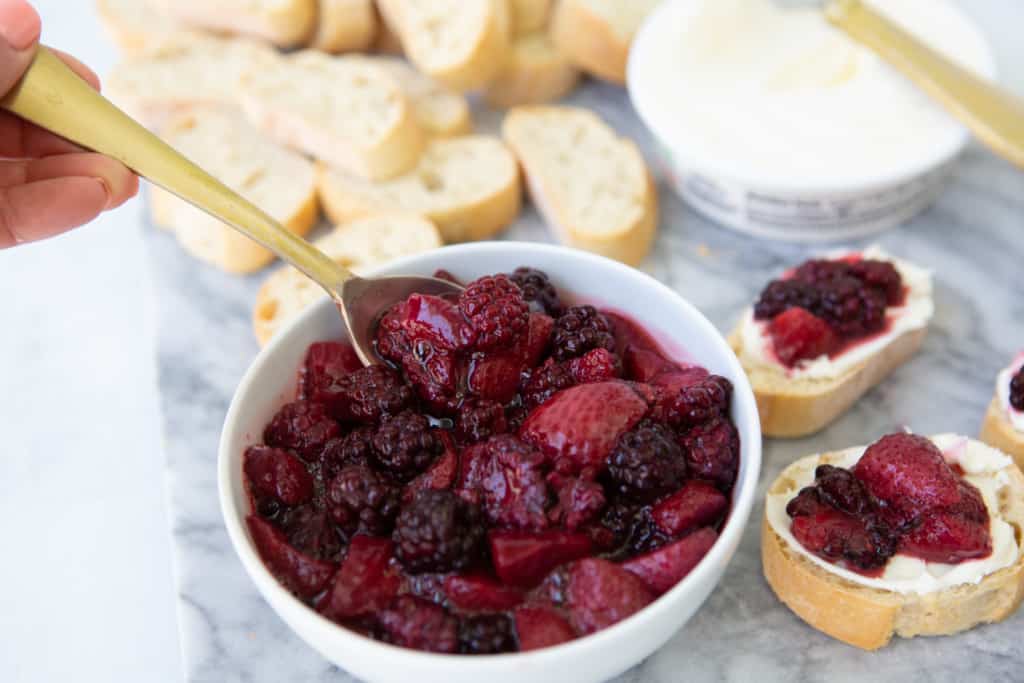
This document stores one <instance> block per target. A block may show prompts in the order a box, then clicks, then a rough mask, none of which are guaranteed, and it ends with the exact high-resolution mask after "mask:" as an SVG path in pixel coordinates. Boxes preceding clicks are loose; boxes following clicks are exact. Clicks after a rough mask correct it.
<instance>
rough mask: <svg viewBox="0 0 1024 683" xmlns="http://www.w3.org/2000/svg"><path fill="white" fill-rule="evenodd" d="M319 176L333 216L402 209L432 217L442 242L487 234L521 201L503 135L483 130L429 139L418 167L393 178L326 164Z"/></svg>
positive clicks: (502, 225)
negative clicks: (358, 173) (482, 132)
mask: <svg viewBox="0 0 1024 683" xmlns="http://www.w3.org/2000/svg"><path fill="white" fill-rule="evenodd" d="M317 176H318V177H317V185H318V188H319V190H320V199H321V202H322V203H323V206H324V210H325V211H326V212H327V215H328V217H330V219H331V220H332V221H333V222H335V223H345V222H347V221H350V220H352V219H353V218H358V217H360V216H365V215H367V214H372V213H379V212H381V211H391V210H399V211H406V212H410V213H415V214H418V215H421V216H425V217H427V218H429V219H430V220H431V221H433V222H434V224H435V225H437V227H438V229H439V230H440V231H441V236H442V237H443V238H444V240H445V241H446V242H462V241H469V240H480V239H486V238H488V237H491V236H493V235H495V234H496V233H498V232H499V231H501V230H502V229H504V228H505V227H506V226H508V225H509V223H511V222H512V221H513V220H515V218H516V216H518V215H519V210H520V206H521V188H520V183H519V168H518V167H517V165H516V161H515V158H514V157H513V156H512V153H511V152H510V151H509V150H508V148H507V147H506V146H505V145H504V144H502V142H501V140H499V139H497V138H494V137H490V136H484V135H468V136H463V137H456V138H437V139H434V140H431V141H430V143H429V144H428V145H427V149H426V151H425V152H424V154H423V157H422V158H421V159H420V162H419V164H418V165H417V166H416V168H414V169H412V170H411V171H409V172H407V173H405V174H403V175H401V176H399V177H397V178H393V179H391V180H386V181H381V182H371V181H367V180H363V179H361V178H357V177H355V176H353V175H351V174H349V173H345V172H344V171H339V170H337V169H333V168H330V167H329V166H327V165H325V164H321V165H320V166H319V167H318V173H317Z"/></svg>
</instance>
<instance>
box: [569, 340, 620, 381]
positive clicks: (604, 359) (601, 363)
mask: <svg viewBox="0 0 1024 683" xmlns="http://www.w3.org/2000/svg"><path fill="white" fill-rule="evenodd" d="M568 365H569V372H570V373H571V374H572V377H573V379H574V380H576V383H577V384H590V383H593V382H607V381H608V380H612V379H616V378H618V377H620V376H622V361H621V360H619V357H618V356H616V355H615V354H614V353H612V352H611V351H609V350H608V349H605V348H600V349H593V350H591V351H587V352H586V353H585V354H583V355H582V356H580V357H579V358H573V359H572V360H570V361H568Z"/></svg>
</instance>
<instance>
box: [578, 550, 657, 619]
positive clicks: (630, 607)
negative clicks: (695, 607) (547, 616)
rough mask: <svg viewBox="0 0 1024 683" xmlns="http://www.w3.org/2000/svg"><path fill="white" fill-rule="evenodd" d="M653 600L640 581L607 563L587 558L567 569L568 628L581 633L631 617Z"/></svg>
mask: <svg viewBox="0 0 1024 683" xmlns="http://www.w3.org/2000/svg"><path fill="white" fill-rule="evenodd" d="M654 597H655V596H654V595H653V594H652V593H651V591H650V589H648V588H647V585H646V584H645V583H644V582H643V581H641V580H640V579H639V578H637V577H636V576H634V575H633V574H631V573H629V572H628V571H626V570H625V569H623V568H622V567H620V566H619V565H617V564H614V563H612V562H609V561H608V560H601V559H598V558H595V557H591V558H588V559H585V560H580V561H579V562H575V563H573V564H572V566H571V567H570V568H569V575H568V586H567V589H566V607H567V608H568V610H569V617H570V620H571V622H572V625H573V626H574V627H575V628H576V630H577V631H579V632H580V633H582V634H590V633H594V632H595V631H599V630H601V629H603V628H607V627H609V626H611V625H612V624H616V623H618V622H620V621H622V620H623V619H625V618H627V617H630V616H632V615H633V614H635V613H637V612H639V611H640V610H641V609H643V608H644V607H646V606H647V605H649V604H651V602H653V601H654Z"/></svg>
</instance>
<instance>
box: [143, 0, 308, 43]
mask: <svg viewBox="0 0 1024 683" xmlns="http://www.w3.org/2000/svg"><path fill="white" fill-rule="evenodd" d="M162 2H163V3H164V4H163V6H164V8H165V9H166V10H167V12H168V13H169V14H171V16H174V17H176V18H178V19H180V20H181V21H183V22H185V23H188V24H191V25H193V26H196V27H199V28H204V29H209V30H212V31H222V32H225V33H232V34H239V35H246V36H251V37H253V38H259V39H261V40H266V41H269V42H271V43H273V44H275V45H278V46H280V47H295V46H296V45H301V44H303V43H304V42H305V41H306V40H308V38H309V36H310V34H311V33H312V32H313V28H314V27H315V25H316V20H317V0H216V1H215V2H211V0H162Z"/></svg>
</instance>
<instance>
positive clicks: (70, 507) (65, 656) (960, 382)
mask: <svg viewBox="0 0 1024 683" xmlns="http://www.w3.org/2000/svg"><path fill="white" fill-rule="evenodd" d="M36 4H37V6H38V7H39V8H40V10H41V12H42V14H43V16H44V26H45V30H44V40H46V41H47V42H49V43H50V44H53V45H57V46H60V47H62V48H65V49H67V50H69V51H72V52H74V53H75V54H77V55H78V56H79V57H81V58H82V59H84V60H85V61H86V62H88V63H90V64H92V65H93V66H94V67H95V68H96V70H97V71H99V72H101V73H102V72H103V71H105V70H106V69H107V68H109V65H110V64H111V63H112V60H113V58H114V55H113V53H112V51H111V50H110V48H109V47H107V46H106V44H105V43H104V41H103V39H102V36H101V34H100V33H99V27H98V25H97V23H96V21H95V18H94V16H93V14H92V9H91V3H90V2H87V0H38V2H36ZM965 5H967V7H966V9H967V10H968V11H970V12H971V13H972V14H974V15H975V16H976V18H977V19H978V21H979V23H981V25H982V26H983V27H984V28H985V30H986V31H987V32H988V34H989V35H990V37H991V39H992V41H993V43H994V45H995V47H996V49H997V53H998V57H999V63H1000V65H1001V66H1002V72H1003V73H1004V81H1005V82H1007V83H1008V84H1010V85H1011V87H1013V88H1014V89H1016V90H1017V91H1018V92H1020V93H1024V71H1022V70H1021V69H1020V68H1019V65H1020V64H1024V43H1021V42H1020V41H1019V36H1018V35H1017V33H1018V29H1019V26H1020V20H1021V18H1022V13H1024V10H1022V8H1020V7H1019V6H1018V5H1017V3H1016V2H1015V1H1014V0H974V1H972V2H971V3H969V5H968V4H967V3H965ZM1014 27H1016V29H1015V28H1014ZM1014 66H1016V69H1014ZM576 98H577V100H578V101H580V102H582V103H584V104H586V105H587V106H592V107H593V108H595V109H597V110H599V111H600V112H601V113H602V114H603V115H604V116H606V118H608V120H609V121H610V122H611V123H612V124H613V125H615V126H616V127H617V128H618V129H619V130H621V131H623V132H627V133H630V134H636V135H638V137H639V141H640V143H641V145H644V146H646V145H647V144H648V143H649V140H648V139H647V138H646V136H645V135H644V134H643V133H642V131H639V129H637V128H636V122H635V119H634V117H633V115H632V113H631V112H630V111H629V108H628V106H626V105H625V103H624V101H623V99H622V96H621V94H620V93H619V92H617V90H616V89H614V88H611V87H606V86H597V85H590V86H588V87H587V88H586V89H585V90H583V91H581V92H580V93H579V94H578V95H577V96H576ZM485 125H487V122H485ZM648 149H649V146H648ZM661 190H662V203H663V214H664V220H663V222H662V226H663V230H662V234H661V237H660V238H659V245H658V249H657V250H656V252H655V255H654V256H653V257H652V259H651V260H650V261H649V263H648V264H646V266H645V269H646V270H648V272H650V273H651V274H653V275H654V276H656V277H658V278H659V279H662V280H663V281H665V282H666V283H668V284H669V285H670V286H672V287H674V288H676V289H677V290H679V291H681V292H683V293H685V295H686V296H687V297H688V298H690V300H691V301H693V303H695V304H696V305H697V306H698V307H699V308H701V309H702V310H703V311H704V312H705V313H706V314H707V315H708V316H709V317H710V318H711V319H712V321H713V322H714V323H715V324H716V325H718V326H719V328H720V329H726V328H727V327H728V326H729V325H730V324H731V323H732V321H733V318H734V316H735V315H736V313H737V311H738V310H739V308H740V307H742V305H743V304H744V303H746V302H747V301H748V300H749V298H750V297H751V296H752V295H753V293H754V292H756V289H757V288H758V287H759V286H760V285H761V284H763V281H764V279H765V278H766V277H767V276H768V275H770V274H771V273H774V272H777V271H778V270H779V269H781V268H782V267H784V266H785V265H787V264H790V263H792V262H793V261H796V260H798V259H800V258H801V257H802V256H804V255H805V254H806V253H807V252H806V250H804V249H799V248H794V247H789V246H786V245H780V244H774V243H764V242H755V241H751V240H749V239H746V238H743V237H741V236H738V235H735V234H733V233H730V232H727V231H725V230H722V229H719V228H717V227H715V226H713V225H711V224H709V223H708V222H706V221H704V220H702V219H701V218H699V217H698V216H696V215H695V214H693V213H692V212H691V211H689V210H687V209H685V208H684V207H683V206H682V205H681V204H680V203H679V201H678V200H677V199H676V198H675V197H674V196H672V195H671V194H670V193H669V192H668V190H667V189H666V188H665V187H664V186H662V187H661ZM143 225H144V219H143V205H142V202H140V201H135V202H132V203H130V204H129V205H127V206H125V207H123V208H122V209H120V210H118V211H116V212H114V213H112V214H110V215H107V216H104V217H103V218H102V219H100V220H98V221H97V222H96V223H95V224H94V225H92V226H90V227H89V228H87V229H85V230H81V231H77V232H76V233H73V234H70V235H67V236H64V237H61V238H58V239H56V240H52V241H50V242H47V243H43V244H37V245H31V246H28V247H21V248H18V249H15V250H10V251H6V252H0V292H4V293H6V295H7V299H5V301H4V305H3V306H0V330H3V331H4V332H5V333H4V334H0V382H2V383H0V386H2V387H3V388H4V389H5V391H3V392H0V414H2V415H4V416H5V417H6V419H5V420H4V435H5V446H6V448H5V450H6V451H7V453H6V457H4V458H0V481H3V482H4V484H5V485H4V491H5V495H4V496H3V497H0V520H3V521H2V522H0V529H2V530H3V532H4V535H5V541H6V543H5V548H7V551H6V552H7V558H12V557H14V558H17V561H10V559H8V561H6V562H3V563H0V581H2V582H3V583H2V585H3V586H4V590H3V592H2V594H3V597H2V598H0V669H2V670H3V671H4V676H3V678H4V680H13V681H50V680H78V681H94V680H95V681H141V680H144V681H164V680H168V681H170V680H178V679H180V678H181V677H182V675H183V674H184V675H185V677H187V678H188V679H189V680H196V681H235V680H239V681H242V680H245V681H264V680H266V681H282V680H330V681H341V680H347V679H346V677H345V676H344V674H342V673H341V672H338V671H337V670H336V669H333V668H331V667H329V666H328V665H327V664H326V663H325V662H324V661H323V660H322V659H320V658H319V657H318V656H317V655H315V654H314V653H312V651H310V650H308V648H306V647H305V646H304V645H303V644H302V643H300V642H299V641H297V639H295V637H294V636H292V635H291V634H290V632H289V631H288V630H287V628H286V627H284V625H283V624H282V623H281V622H280V621H279V620H278V619H277V617H276V616H275V615H274V614H273V613H272V612H271V611H270V609H269V608H268V607H267V606H266V605H265V604H264V603H263V602H262V601H261V600H260V599H259V598H258V596H256V595H255V591H254V589H253V588H252V586H251V585H250V584H249V582H248V579H246V577H245V576H244V575H243V574H242V572H241V569H240V567H239V566H238V563H237V560H236V559H235V558H234V555H233V554H232V553H231V551H230V549H229V548H228V547H227V546H226V541H225V540H224V534H223V531H222V529H221V528H220V523H219V514H218V512H217V509H216V502H215V500H214V499H213V497H212V494H211V491H212V487H213V486H214V481H213V471H212V466H211V464H210V463H211V461H210V460H209V458H210V457H212V455H211V454H212V453H213V452H215V448H216V437H217V433H218V431H219V425H220V421H221V419H222V416H223V412H224V408H225V406H226V400H227V397H228V396H229V395H230V391H231V390H233V388H234V385H235V383H237V379H238V377H239V376H240V374H241V372H242V370H244V368H245V366H246V365H247V363H248V359H249V358H250V357H251V354H252V353H253V352H254V351H255V345H254V342H253V341H252V338H251V332H250V331H249V329H248V305H249V301H251V295H252V292H253V290H254V287H255V286H256V283H257V280H256V279H254V278H241V279H239V278H228V277H226V276H222V275H220V274H218V273H214V272H212V271H210V270H208V269H202V268H197V267H196V265H195V263H194V262H192V261H191V260H190V259H186V258H183V257H181V255H180V252H179V251H178V250H177V249H176V247H175V245H174V244H173V242H172V241H171V240H170V239H168V238H167V237H166V236H165V235H162V234H156V233H155V232H154V231H152V230H151V229H148V228H143V227H142V226H143ZM1021 227H1024V175H1022V174H1020V173H1018V172H1016V171H1013V170H1012V169H1010V168H1009V167H1008V166H1007V165H1005V164H1003V163H1001V162H999V161H997V160H995V159H993V158H991V157H990V156H989V155H988V154H987V153H985V152H984V151H982V150H980V149H977V148H975V149H971V150H970V151H969V153H968V154H967V155H966V156H965V158H964V159H963V161H962V163H961V164H960V166H959V167H958V170H957V173H956V176H955V178H954V180H953V182H952V184H951V185H950V187H949V190H948V191H947V192H946V193H945V195H944V196H943V197H942V199H941V201H940V202H939V203H938V204H937V205H936V206H935V207H934V208H933V209H932V210H930V211H929V212H927V213H926V214H924V215H922V216H921V217H919V218H918V219H916V220H915V221H913V222H912V223H911V224H910V225H909V226H907V227H906V228H903V229H900V230H897V231H893V232H890V233H888V234H886V235H884V236H882V237H881V238H879V241H880V242H881V243H882V244H883V245H884V246H885V247H886V248H887V249H889V250H891V251H892V252H894V253H897V254H902V255H905V256H908V257H911V258H913V259H915V260H918V261H920V262H922V263H927V264H929V265H931V266H932V267H933V268H934V269H935V270H936V273H937V304H938V315H937V318H936V321H935V327H934V328H933V332H932V334H931V335H930V336H929V339H928V342H927V344H926V347H925V349H924V351H923V352H922V353H921V354H920V355H918V356H917V357H916V358H915V359H914V360H913V361H912V362H911V363H910V364H908V365H907V366H906V367H904V368H902V369H901V370H900V371H899V372H898V373H897V375H896V376H895V377H894V378H893V379H892V380H891V381H889V382H886V383H885V384H883V385H882V386H880V387H879V388H878V389H876V390H875V391H873V392H872V393H871V394H869V395H868V396H867V397H866V398H865V399H864V400H863V401H861V402H860V403H859V404H858V406H857V408H856V409H855V410H854V411H852V412H851V413H850V414H849V415H848V416H846V417H844V418H843V419H842V420H840V421H839V422H838V423H836V424H835V425H834V426H833V427H831V428H829V429H828V430H826V431H825V432H823V433H822V434H820V435H818V436H817V437H815V438H813V439H804V440H797V441H769V442H767V443H766V450H765V468H764V472H763V476H762V482H769V481H771V479H772V478H773V477H774V476H775V475H776V474H777V473H778V472H779V471H780V470H781V469H782V468H783V467H784V466H785V465H786V464H787V463H789V462H791V461H792V460H793V459H794V458H796V457H798V456H799V455H802V454H805V453H807V452H811V451H814V450H821V449H827V448H835V447H842V446H847V445H850V444H854V443H863V442H865V441H867V440H870V439H871V438H873V437H874V436H877V435H878V434H880V433H883V432H884V431H886V430H889V429H892V428H894V427H896V426H898V425H902V424H910V425H911V426H913V428H914V429H915V430H917V431H920V432H924V433H930V432H935V431H950V430H955V431H962V432H965V433H968V434H974V433H976V431H977V429H978V425H979V423H980V420H981V416H982V414H983V411H984V407H985V405H986V403H987V401H988V399H989V397H990V395H991V385H992V378H993V377H994V374H995V372H996V371H997V369H998V368H999V367H1000V365H1002V364H1004V363H1005V361H1006V359H1008V358H1009V356H1010V354H1011V353H1012V352H1013V351H1014V350H1016V348H1017V347H1018V346H1021V345H1024V304H1022V303H1021V301H1024V298H1022V297H1021V294H1022V293H1024V285H1022V284H1021V283H1020V281H1019V272H1020V267H1019V262H1020V257H1021V256H1020V255H1021V250H1020V248H1019V246H1018V245H1019V241H1020V229H1021ZM543 235H544V232H543V230H542V228H541V227H540V224H539V223H538V222H536V220H535V219H534V218H530V217H527V219H525V220H524V221H523V222H522V223H521V224H520V225H518V226H517V227H516V229H515V230H513V231H512V234H511V235H510V236H513V237H516V238H543ZM147 257H148V261H147ZM147 263H148V265H147ZM738 276H739V277H738ZM186 281H187V282H188V287H187V288H185V287H183V286H182V283H183V282H186ZM206 292H210V293H211V294H214V293H215V296H211V297H210V302H207V303H204V304H203V305H196V304H195V303H194V302H195V301H197V300H198V299H197V296H196V295H197V294H200V295H201V294H203V293H206ZM58 296H59V297H60V308H59V309H57V308H56V306H55V304H54V300H55V299H56V298H57V297H58ZM214 301H215V302H217V303H212V302H214ZM11 331H17V332H16V333H12V332H11ZM211 338H215V339H217V342H218V343H217V344H216V345H212V346H210V345H208V344H206V342H208V341H209V340H210V339H211ZM155 358H159V363H155V362H154V359H155ZM160 389H162V391H163V403H162V404H161V402H160ZM161 405H162V406H163V407H162V409H161ZM161 425H162V429H161ZM199 452H205V455H204V456H202V457H198V456H196V453H199ZM165 457H166V461H165ZM202 458H206V459H205V460H204V459H202ZM165 462H166V471H167V472H170V473H171V474H172V476H171V477H169V478H166V477H165ZM165 481H166V484H167V486H166V489H167V490H168V491H169V495H168V496H165ZM763 487H764V484H762V488H763ZM168 499H169V500H170V502H171V506H170V514H168V508H167V505H166V501H167V500H168ZM211 500H212V501H213V502H212V503H211ZM760 512H761V511H760V508H758V509H755V511H754V515H755V518H756V516H757V515H759V514H760ZM168 521H170V523H171V527H172V529H173V534H168V531H167V529H168ZM755 526H756V525H752V527H751V529H750V530H748V533H747V535H746V537H745V538H744V541H743V544H742V546H741V549H740V552H739V553H738V554H737V556H736V558H735V560H734V561H733V563H732V565H731V566H730V568H729V570H728V571H727V573H726V576H725V578H724V579H723V583H722V584H721V585H720V586H719V588H718V589H717V590H716V591H715V593H714V594H713V595H712V597H711V598H710V599H709V601H708V602H707V604H706V605H705V606H704V607H703V608H702V610H701V611H700V612H699V613H698V614H697V615H696V617H695V618H694V619H693V620H692V621H691V622H690V624H688V626H687V627H686V628H685V629H684V630H682V631H681V632H680V633H679V634H678V635H677V636H676V637H675V638H674V639H673V640H672V641H671V643H670V644H669V645H668V646H666V647H665V648H664V649H663V650H662V651H661V652H659V653H658V654H657V655H655V656H653V657H652V658H650V659H649V660H647V661H646V662H645V663H644V664H643V665H641V666H640V667H638V668H637V669H635V670H633V671H631V672H628V673H627V674H625V675H624V676H623V677H622V679H621V680H623V681H638V682H639V681H644V682H647V681H652V682H654V681H673V680H678V679H679V678H680V675H681V672H684V671H685V672H686V678H687V680H695V681H705V680H707V681H717V680H723V681H746V680H750V679H753V678H755V677H757V678H758V679H760V680H764V681H775V680H779V681H782V680H851V681H852V680H858V681H859V680H863V679H864V672H865V671H874V672H876V673H877V674H878V676H883V677H884V678H886V679H899V680H935V681H945V680H948V681H962V680H979V679H988V680H1012V679H1014V678H1019V677H1020V671H1021V667H1022V666H1024V651H1022V650H1021V648H1020V645H1019V632H1020V629H1021V627H1022V626H1024V614H1018V615H1017V616H1016V617H1014V618H1012V619H1011V620H1010V621H1008V622H1006V623H1005V624H1001V625H996V626H991V627H985V628H981V629H976V630H974V631H972V632H970V633H968V634H965V635H963V636H960V637H958V638H957V639H955V640H952V639H941V638H937V639H917V640H914V641H907V642H897V643H895V644H894V645H893V646H892V647H890V648H888V649H887V650H885V651H884V652H882V653H879V654H878V655H875V656H870V655H865V654H863V653H860V652H858V651H855V650H853V649H851V648H847V647H845V646H842V645H839V644H837V643H836V642H835V641H832V640H830V639H828V638H826V637H824V636H822V635H820V634H818V633H816V632H814V631H812V630H811V629H809V628H807V627H805V626H804V625H803V624H802V623H800V622H799V620H797V619H796V618H795V617H794V616H793V615H792V614H791V613H790V612H789V611H788V610H786V609H785V608H783V607H781V606H780V605H779V603H778V602H777V601H776V600H775V598H774V596H773V595H772V594H771V592H770V590H769V589H768V588H767V586H766V585H765V584H764V581H763V579H762V578H761V576H760V566H759V560H758V541H757V534H756V529H755V528H754V527H755ZM171 538H173V539H174V542H173V546H172V544H171V543H170V542H169V540H170V539H171ZM172 547H173V557H174V560H175V562H176V564H177V567H176V572H175V574H176V577H177V583H176V582H175V579H174V578H173V577H172V559H171V558H172ZM175 606H177V616H176V612H175ZM179 627H180V629H181V637H180V640H181V641H182V644H183V646H184V658H182V657H180V656H179Z"/></svg>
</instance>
